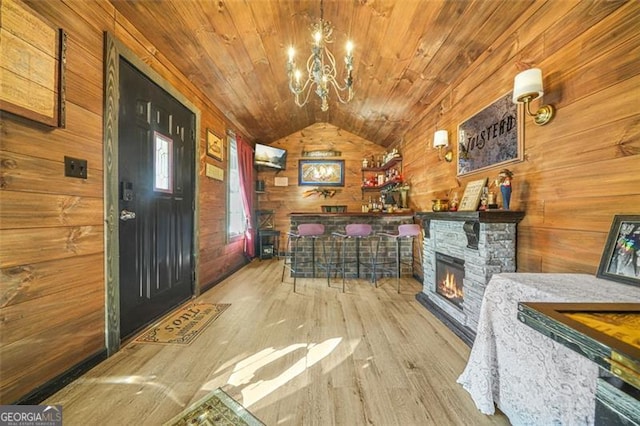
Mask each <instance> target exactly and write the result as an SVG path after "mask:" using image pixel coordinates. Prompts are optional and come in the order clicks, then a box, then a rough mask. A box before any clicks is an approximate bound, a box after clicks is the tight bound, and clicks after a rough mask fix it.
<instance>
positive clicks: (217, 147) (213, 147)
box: [207, 129, 224, 161]
mask: <svg viewBox="0 0 640 426" xmlns="http://www.w3.org/2000/svg"><path fill="white" fill-rule="evenodd" d="M223 153H224V147H223V143H222V138H220V136H218V135H216V134H215V133H213V131H211V130H210V129H207V155H208V156H209V157H213V158H215V159H216V160H219V161H222V160H223V158H224V156H223Z"/></svg>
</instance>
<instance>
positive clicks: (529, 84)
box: [513, 68, 544, 104]
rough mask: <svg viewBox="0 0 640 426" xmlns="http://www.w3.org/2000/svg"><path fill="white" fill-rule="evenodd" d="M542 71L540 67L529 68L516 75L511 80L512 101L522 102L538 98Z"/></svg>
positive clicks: (541, 92) (540, 89)
mask: <svg viewBox="0 0 640 426" xmlns="http://www.w3.org/2000/svg"><path fill="white" fill-rule="evenodd" d="M543 93H544V90H543V88H542V71H541V70H540V68H531V69H528V70H526V71H522V72H521V73H520V74H518V75H516V78H515V79H514V81H513V103H514V104H517V103H522V102H524V101H525V99H526V98H528V101H529V102H530V101H532V100H534V99H538V98H539V97H540V96H542V95H543Z"/></svg>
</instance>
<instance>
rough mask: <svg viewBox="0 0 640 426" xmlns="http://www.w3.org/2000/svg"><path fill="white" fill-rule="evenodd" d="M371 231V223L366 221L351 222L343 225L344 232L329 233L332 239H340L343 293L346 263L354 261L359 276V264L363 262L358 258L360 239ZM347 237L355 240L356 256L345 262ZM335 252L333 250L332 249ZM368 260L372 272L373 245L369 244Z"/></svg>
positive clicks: (367, 235) (368, 235)
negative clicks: (352, 259)
mask: <svg viewBox="0 0 640 426" xmlns="http://www.w3.org/2000/svg"><path fill="white" fill-rule="evenodd" d="M371 233H372V227H371V225H369V224H368V223H351V224H349V225H347V226H345V232H344V233H341V232H333V233H332V234H331V235H332V236H333V237H334V239H342V248H341V258H342V267H341V269H342V292H343V293H344V288H345V275H346V272H347V263H349V264H351V263H355V265H356V277H357V278H360V265H361V264H363V263H362V262H361V260H360V240H361V239H363V238H368V237H370V236H371ZM349 239H353V240H355V246H356V258H355V260H354V261H349V262H347V260H346V257H347V253H346V242H347V240H349ZM333 252H334V253H335V251H333ZM369 255H370V261H369V266H370V267H371V270H372V272H373V259H374V256H373V247H372V246H371V248H370V252H369ZM331 265H333V263H331ZM373 276H374V275H373V273H372V281H373Z"/></svg>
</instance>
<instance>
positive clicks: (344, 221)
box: [287, 210, 422, 279]
mask: <svg viewBox="0 0 640 426" xmlns="http://www.w3.org/2000/svg"><path fill="white" fill-rule="evenodd" d="M413 214H414V212H413V211H409V210H407V211H400V212H394V213H383V212H368V213H363V212H345V213H320V212H293V213H290V214H289V218H290V225H289V229H290V231H291V232H296V231H297V229H298V225H300V224H303V223H320V224H322V225H324V227H325V233H324V237H322V238H320V239H318V241H317V243H316V249H315V253H316V262H319V263H324V262H325V255H326V260H329V261H330V262H333V263H334V264H335V265H337V264H338V262H339V263H340V264H341V257H339V256H341V250H342V240H341V239H340V238H334V237H332V235H331V234H332V233H333V232H340V233H344V232H345V226H346V225H348V224H350V223H366V224H370V225H371V227H372V228H373V232H372V234H371V235H372V236H371V237H370V238H365V239H362V242H361V244H360V261H361V262H362V263H365V262H367V263H369V264H367V265H361V266H360V278H367V279H369V278H370V277H371V274H372V272H373V271H372V269H371V267H370V259H371V256H372V254H375V251H376V246H378V244H379V247H378V248H377V252H378V254H377V256H378V257H377V260H378V264H380V265H382V264H384V268H385V269H386V271H381V268H377V270H376V275H377V276H378V278H380V277H390V276H394V275H393V271H389V265H395V263H394V262H395V254H396V244H395V242H394V241H391V240H390V239H389V238H385V237H380V236H378V234H379V233H381V232H386V233H391V234H396V233H397V232H398V225H403V224H408V223H414V218H413ZM419 239H420V238H418V240H419ZM311 244H312V243H311V241H310V239H303V240H302V241H301V242H300V248H299V252H300V253H302V254H300V255H299V256H300V257H298V261H301V260H303V261H305V262H308V261H310V260H311V253H312V249H311ZM414 244H416V247H418V250H419V249H420V247H421V244H422V242H421V241H414ZM288 250H289V248H287V251H288ZM345 253H346V263H347V266H346V268H345V269H346V277H347V278H355V277H356V276H357V271H358V269H357V267H356V264H355V260H356V243H355V241H354V240H353V239H349V240H347V241H346V244H345ZM401 253H402V259H403V260H405V259H410V258H411V254H412V247H411V246H410V245H409V243H408V242H407V241H406V240H403V241H402V245H401ZM298 270H299V271H298V273H297V274H296V275H297V277H298V278H301V277H305V278H310V277H312V276H313V267H312V265H311V263H310V262H309V263H308V264H305V265H304V266H303V267H299V268H298ZM334 271H335V268H334ZM410 273H411V267H410V266H409V265H402V275H409V274H410ZM332 276H333V274H332ZM338 276H341V274H340V275H338ZM316 277H326V272H325V271H324V270H323V269H321V268H317V269H316Z"/></svg>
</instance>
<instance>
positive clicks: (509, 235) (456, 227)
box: [415, 210, 524, 344]
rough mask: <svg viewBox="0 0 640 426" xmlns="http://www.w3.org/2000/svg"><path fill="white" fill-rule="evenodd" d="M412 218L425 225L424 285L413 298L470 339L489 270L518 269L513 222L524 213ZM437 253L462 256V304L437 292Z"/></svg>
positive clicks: (441, 214)
mask: <svg viewBox="0 0 640 426" xmlns="http://www.w3.org/2000/svg"><path fill="white" fill-rule="evenodd" d="M415 217H416V219H417V220H419V221H421V222H422V228H423V230H424V243H423V269H424V274H423V277H424V280H423V290H422V292H420V293H418V294H417V295H416V298H417V299H418V301H420V302H421V303H422V304H423V305H424V306H425V307H427V308H428V309H429V310H431V311H432V312H433V313H434V314H436V316H438V317H439V318H440V319H441V320H442V321H443V322H444V323H445V324H447V325H448V326H449V328H451V329H452V330H453V331H454V332H456V334H458V336H460V337H461V338H462V339H463V340H464V341H465V342H466V343H468V344H471V342H472V341H473V339H474V338H475V332H476V328H477V326H478V319H479V317H480V307H481V304H482V296H483V295H484V289H485V288H486V286H487V284H488V282H489V280H490V279H491V277H492V276H493V274H496V273H503V272H515V271H516V258H517V256H516V234H517V232H516V226H517V224H518V223H519V222H520V221H521V220H522V218H523V217H524V212H522V211H512V210H486V211H474V212H417V213H416V214H415ZM436 253H441V254H445V255H449V256H453V257H455V258H458V259H462V260H464V265H465V266H464V269H465V272H464V280H463V281H464V285H463V287H464V300H463V302H462V306H461V307H456V306H454V305H453V304H451V302H450V301H448V300H445V299H444V298H443V296H441V295H439V294H438V293H437V291H436V260H435V258H436Z"/></svg>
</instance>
